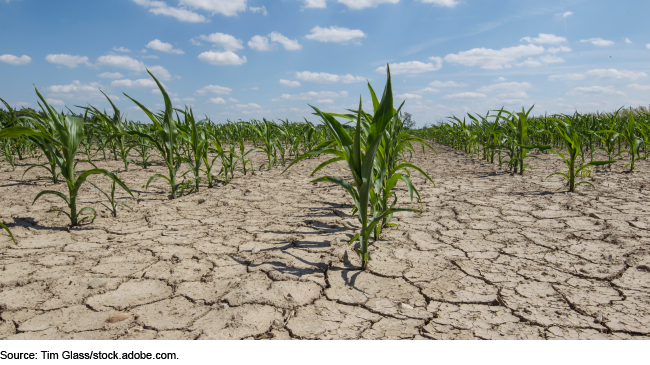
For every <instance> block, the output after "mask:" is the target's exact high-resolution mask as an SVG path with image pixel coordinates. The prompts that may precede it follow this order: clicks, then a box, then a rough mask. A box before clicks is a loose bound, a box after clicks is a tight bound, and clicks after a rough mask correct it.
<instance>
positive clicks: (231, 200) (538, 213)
mask: <svg viewBox="0 0 650 365" xmlns="http://www.w3.org/2000/svg"><path fill="white" fill-rule="evenodd" d="M436 149H437V150H438V152H439V155H438V156H435V155H434V154H433V153H428V154H426V156H422V155H418V156H416V157H415V158H414V162H415V163H416V164H418V165H420V166H421V167H423V168H424V169H425V170H426V171H427V172H428V173H429V174H430V175H431V176H432V178H433V179H434V180H435V181H436V186H435V187H434V186H432V185H431V184H430V183H427V184H425V183H424V180H423V179H422V178H421V177H420V176H419V175H415V177H414V179H413V180H414V182H415V183H416V185H417V186H419V187H420V191H421V195H422V199H423V202H424V211H425V212H424V213H401V214H398V215H397V219H396V220H395V221H396V223H398V227H396V228H390V229H387V230H385V231H384V234H383V237H382V239H381V240H380V241H379V242H376V243H374V244H373V245H372V246H371V250H372V251H371V252H372V255H373V256H372V258H373V259H372V261H371V264H370V268H369V270H368V271H366V272H362V271H360V270H359V269H358V264H359V261H358V259H357V257H356V254H354V252H353V251H352V250H351V249H350V248H348V247H347V245H346V242H347V241H348V240H349V238H350V237H352V235H353V234H354V233H355V227H357V226H358V221H357V220H356V219H355V218H353V217H351V216H350V213H351V205H350V204H351V200H350V198H349V196H348V195H346V194H347V193H345V192H344V191H343V190H342V189H341V188H339V187H336V186H333V185H332V184H325V183H319V184H313V183H310V180H311V178H310V177H309V173H310V172H311V170H312V169H313V168H314V167H315V166H317V165H318V164H319V163H320V162H322V161H323V159H312V160H307V161H305V162H304V163H301V164H299V165H297V166H295V167H293V168H292V169H290V170H289V171H288V172H287V173H285V174H284V175H281V174H280V172H281V168H276V169H274V170H272V171H270V172H267V171H263V172H261V173H257V174H256V175H255V176H250V174H249V175H248V176H243V175H241V174H238V175H237V176H236V178H235V179H234V180H233V181H232V183H231V184H229V185H228V186H225V187H223V186H220V187H217V188H213V189H207V188H205V187H204V186H202V189H201V191H200V192H199V193H196V194H192V195H189V196H184V197H182V198H180V199H177V200H168V199H167V197H166V194H165V191H166V189H167V187H166V186H165V185H164V184H163V180H158V181H156V182H155V183H154V184H153V185H152V187H150V189H149V191H148V192H145V191H144V184H145V182H146V181H147V179H148V177H149V176H151V175H152V174H153V173H154V172H160V173H165V171H166V170H165V168H164V167H163V166H162V165H156V166H153V167H151V168H149V169H147V170H143V169H141V168H140V167H138V166H137V165H135V164H133V165H131V168H130V170H129V171H128V172H120V173H119V176H120V177H121V178H122V179H123V180H124V181H125V182H126V184H127V185H128V186H130V187H131V188H132V189H133V192H134V195H135V196H136V198H137V201H131V200H126V199H124V200H123V201H125V202H127V204H129V205H131V206H132V207H133V208H134V209H135V212H130V211H128V210H126V209H123V208H120V209H121V210H120V211H119V214H118V217H117V218H113V217H109V216H108V214H107V213H106V211H104V212H103V213H101V214H100V215H101V216H99V217H98V218H97V220H96V221H95V222H94V223H92V224H84V225H82V226H81V227H80V228H73V229H71V230H68V228H67V224H69V221H68V220H67V217H65V216H64V215H62V214H58V215H57V213H46V210H48V209H50V208H53V207H54V208H61V207H62V206H63V205H62V202H61V200H60V199H59V198H56V197H54V196H46V197H44V198H42V199H40V200H39V201H37V202H36V204H34V205H32V204H31V203H32V200H33V199H34V197H35V196H36V194H37V193H38V191H40V190H42V189H44V188H47V189H52V188H53V189H56V190H60V191H63V189H64V185H63V184H59V185H56V186H53V185H52V184H51V183H49V182H48V181H46V180H36V178H37V177H38V176H44V175H43V174H44V171H43V170H38V169H33V170H31V171H30V172H28V173H27V174H26V175H25V177H24V178H21V176H22V173H23V171H24V170H25V169H26V168H27V167H28V166H30V165H29V164H32V163H34V162H35V160H34V159H32V160H25V161H21V162H20V163H21V165H20V166H18V167H17V168H16V170H15V171H10V170H9V167H8V165H7V163H6V162H2V165H1V167H2V172H0V195H1V196H2V200H1V201H0V219H2V220H3V221H4V222H5V223H6V224H8V226H9V227H10V228H11V230H12V231H13V233H14V234H15V236H16V238H17V240H18V244H17V245H13V244H12V242H11V241H10V240H9V238H8V236H7V235H6V234H5V233H4V231H0V250H1V251H0V252H1V260H2V261H1V262H0V270H1V271H0V303H1V304H0V317H1V322H0V339H648V338H650V337H649V336H650V245H649V241H650V231H649V230H648V229H649V228H650V207H649V206H648V201H649V198H648V197H649V194H650V186H647V184H648V183H647V178H648V176H649V172H650V169H649V167H650V166H649V164H648V162H646V161H640V162H638V172H635V173H633V174H627V173H623V172H622V171H623V165H624V164H625V162H621V163H618V164H616V165H615V166H614V168H613V169H612V172H609V171H607V170H604V171H607V172H594V173H593V174H592V176H594V177H593V178H592V179H589V181H591V182H592V183H593V184H594V185H595V186H596V188H597V190H596V191H592V190H590V189H588V188H587V187H585V186H582V187H580V188H579V192H578V193H573V194H569V195H567V194H565V193H564V192H556V191H555V190H556V189H557V188H559V187H561V186H562V185H563V183H562V182H561V181H560V180H559V179H558V178H555V177H553V178H550V179H548V180H544V177H545V176H546V175H548V174H550V173H551V172H553V171H556V170H558V169H560V165H559V159H558V157H556V156H555V155H550V154H547V155H539V156H540V157H541V158H542V160H533V159H531V160H529V161H528V162H529V163H530V164H531V165H532V167H533V169H531V170H528V171H526V174H525V176H523V177H521V176H512V175H510V174H509V173H507V172H505V171H503V170H501V169H499V168H498V167H497V166H495V165H493V164H489V163H486V162H483V161H482V160H480V159H477V158H476V157H471V156H467V155H465V154H463V153H461V152H457V151H454V150H451V149H449V148H446V147H442V146H436ZM255 161H256V165H258V166H259V164H261V163H262V161H263V156H262V155H261V154H258V155H256V156H255ZM98 164H99V166H100V167H105V168H108V169H110V170H112V171H116V170H117V169H118V167H120V163H118V162H115V161H101V160H100V161H98ZM87 166H88V165H87V164H85V163H80V164H79V166H78V169H82V168H87ZM345 168H346V166H345V165H343V164H338V165H331V166H330V167H328V168H326V169H325V170H324V174H329V175H338V176H344V177H349V176H348V174H347V172H346V170H345ZM91 180H92V181H94V182H97V183H99V184H100V186H103V187H108V180H107V179H106V178H103V177H92V178H91ZM91 187H92V186H91V185H85V187H84V188H83V189H82V190H83V191H82V192H81V194H80V199H81V200H82V201H84V202H85V204H79V207H82V206H85V205H86V204H90V205H92V206H94V207H95V208H97V209H98V211H100V210H99V208H101V205H100V204H99V202H100V201H103V199H104V198H103V197H102V196H100V194H99V193H98V192H97V191H96V190H93V189H90V188H91ZM399 195H400V201H401V205H402V206H410V205H409V204H408V200H407V195H406V192H405V190H404V189H402V190H401V191H400V192H399ZM119 196H121V197H125V196H126V195H125V194H124V193H123V192H121V191H120V192H119ZM116 315H117V316H116ZM109 318H111V319H110V321H108V322H107V320H108V319H109Z"/></svg>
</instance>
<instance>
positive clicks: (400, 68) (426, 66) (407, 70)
mask: <svg viewBox="0 0 650 365" xmlns="http://www.w3.org/2000/svg"><path fill="white" fill-rule="evenodd" d="M429 59H430V60H432V61H434V62H435V64H433V63H424V62H420V61H408V62H401V63H393V64H392V65H390V73H391V75H402V74H419V73H423V72H429V71H436V70H440V68H442V58H440V57H429ZM375 71H376V72H386V66H381V67H377V68H376V69H375Z"/></svg>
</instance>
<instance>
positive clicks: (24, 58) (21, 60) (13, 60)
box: [0, 54, 32, 65]
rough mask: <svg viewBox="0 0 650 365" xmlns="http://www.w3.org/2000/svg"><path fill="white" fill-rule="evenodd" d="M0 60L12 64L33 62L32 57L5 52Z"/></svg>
mask: <svg viewBox="0 0 650 365" xmlns="http://www.w3.org/2000/svg"><path fill="white" fill-rule="evenodd" d="M0 62H4V63H8V64H10V65H26V64H28V63H30V62H32V58H31V57H29V56H25V55H22V56H20V57H16V56H14V55H11V54H3V55H2V56H0Z"/></svg>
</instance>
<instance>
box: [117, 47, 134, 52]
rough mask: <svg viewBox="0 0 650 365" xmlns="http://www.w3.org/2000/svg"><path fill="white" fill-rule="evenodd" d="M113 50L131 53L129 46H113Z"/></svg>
mask: <svg viewBox="0 0 650 365" xmlns="http://www.w3.org/2000/svg"><path fill="white" fill-rule="evenodd" d="M113 51H115V52H125V53H129V52H131V50H130V49H128V48H124V47H120V48H117V47H113Z"/></svg>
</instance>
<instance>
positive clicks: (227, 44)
mask: <svg viewBox="0 0 650 365" xmlns="http://www.w3.org/2000/svg"><path fill="white" fill-rule="evenodd" d="M199 38H200V39H202V40H204V41H206V42H210V43H213V44H214V45H215V46H221V47H223V49H224V50H225V51H236V50H238V49H242V48H244V46H243V45H242V43H243V42H242V41H241V40H240V39H237V38H235V37H233V36H232V35H230V34H225V33H218V32H217V33H212V34H210V35H200V36H199Z"/></svg>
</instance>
